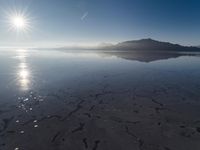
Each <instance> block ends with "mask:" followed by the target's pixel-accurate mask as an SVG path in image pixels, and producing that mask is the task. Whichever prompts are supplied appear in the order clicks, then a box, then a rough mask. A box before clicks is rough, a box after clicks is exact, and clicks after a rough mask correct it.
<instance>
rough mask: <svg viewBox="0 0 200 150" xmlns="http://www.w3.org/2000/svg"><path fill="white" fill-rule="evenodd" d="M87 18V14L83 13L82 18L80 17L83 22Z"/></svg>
mask: <svg viewBox="0 0 200 150" xmlns="http://www.w3.org/2000/svg"><path fill="white" fill-rule="evenodd" d="M87 16H88V12H85V13H84V14H83V16H82V17H81V20H84V19H85V18H86V17H87Z"/></svg>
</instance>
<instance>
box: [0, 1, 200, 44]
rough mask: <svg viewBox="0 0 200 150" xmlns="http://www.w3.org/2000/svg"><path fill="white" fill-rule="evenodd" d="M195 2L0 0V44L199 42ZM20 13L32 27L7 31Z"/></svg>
mask: <svg viewBox="0 0 200 150" xmlns="http://www.w3.org/2000/svg"><path fill="white" fill-rule="evenodd" d="M199 8H200V1H198V0H0V46H63V45H66V44H72V43H91V44H93V43H101V42H119V41H125V40H132V39H133V40H135V39H141V38H149V37H150V38H154V39H157V40H161V41H169V42H174V43H179V44H183V45H200V28H199V27H200V19H199V17H200V9H199ZM15 11H17V12H23V14H24V15H25V16H26V18H27V19H28V20H29V25H30V31H27V32H22V31H21V32H20V31H18V32H16V31H13V30H11V31H9V23H8V20H9V18H8V16H9V15H11V14H13V12H15Z"/></svg>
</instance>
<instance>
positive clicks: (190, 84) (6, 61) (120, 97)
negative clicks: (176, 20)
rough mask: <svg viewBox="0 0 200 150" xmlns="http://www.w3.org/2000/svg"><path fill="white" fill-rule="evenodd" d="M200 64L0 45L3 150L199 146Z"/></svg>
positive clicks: (178, 149)
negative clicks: (8, 48) (9, 48)
mask: <svg viewBox="0 0 200 150" xmlns="http://www.w3.org/2000/svg"><path fill="white" fill-rule="evenodd" d="M133 55H134V54H133ZM147 57H148V56H147ZM151 57H152V56H151ZM167 58H168V57H167ZM151 60H152V59H151ZM153 60H154V59H153ZM199 66H200V57H197V56H180V57H176V58H168V59H163V60H159V59H158V60H154V61H148V62H141V61H137V60H130V59H122V58H120V57H119V56H118V55H116V56H115V55H113V54H112V55H105V54H103V55H102V54H99V53H94V52H80V51H77V52H62V51H50V50H48V51H47V50H25V49H24V50H23V49H21V50H20V49H19V50H1V51H0V149H1V150H27V149H28V150H37V149H41V150H46V149H48V150H66V149H69V150H85V149H89V150H111V149H115V150H132V149H135V150H191V149H192V150H199V149H200V111H199V107H200V78H199V77H200V67H199Z"/></svg>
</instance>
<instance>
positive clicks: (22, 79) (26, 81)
mask: <svg viewBox="0 0 200 150" xmlns="http://www.w3.org/2000/svg"><path fill="white" fill-rule="evenodd" d="M27 57H28V53H27V50H25V49H20V50H17V58H18V59H19V66H18V71H17V81H18V84H19V86H20V89H21V90H23V91H26V90H28V89H29V87H30V71H29V68H28V66H27Z"/></svg>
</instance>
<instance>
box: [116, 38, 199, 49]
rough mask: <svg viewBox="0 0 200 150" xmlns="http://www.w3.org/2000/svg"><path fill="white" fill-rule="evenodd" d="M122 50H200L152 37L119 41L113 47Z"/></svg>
mask: <svg viewBox="0 0 200 150" xmlns="http://www.w3.org/2000/svg"><path fill="white" fill-rule="evenodd" d="M113 48H114V49H121V50H147V51H150V50H151V51H200V49H199V48H197V47H186V46H181V45H179V44H173V43H169V42H162V41H157V40H154V39H151V38H147V39H141V40H132V41H125V42H122V43H118V44H117V45H115V46H114V47H113Z"/></svg>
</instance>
